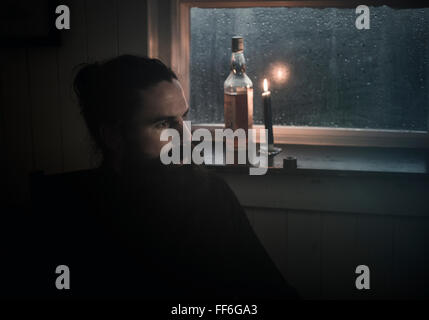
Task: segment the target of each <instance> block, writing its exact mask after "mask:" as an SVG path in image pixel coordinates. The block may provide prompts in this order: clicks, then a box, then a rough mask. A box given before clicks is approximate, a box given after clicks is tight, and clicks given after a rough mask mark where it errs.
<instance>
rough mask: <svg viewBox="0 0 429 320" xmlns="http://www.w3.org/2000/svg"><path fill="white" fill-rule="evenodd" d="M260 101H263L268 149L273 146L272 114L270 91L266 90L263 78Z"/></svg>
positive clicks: (265, 81)
mask: <svg viewBox="0 0 429 320" xmlns="http://www.w3.org/2000/svg"><path fill="white" fill-rule="evenodd" d="M262 101H263V103H264V124H265V129H267V130H268V150H270V149H272V148H273V145H274V135H273V115H272V112H271V92H270V91H268V81H267V79H264V92H262Z"/></svg>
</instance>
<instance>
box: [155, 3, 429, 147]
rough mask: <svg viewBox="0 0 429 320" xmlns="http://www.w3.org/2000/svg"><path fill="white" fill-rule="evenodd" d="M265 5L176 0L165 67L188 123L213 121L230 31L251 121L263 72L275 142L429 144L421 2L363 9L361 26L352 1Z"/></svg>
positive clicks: (428, 44) (428, 59)
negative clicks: (248, 86)
mask: <svg viewBox="0 0 429 320" xmlns="http://www.w3.org/2000/svg"><path fill="white" fill-rule="evenodd" d="M173 2H174V1H173ZM269 3H270V4H269V5H270V6H271V7H270V6H264V5H265V3H264V2H263V1H246V2H245V3H243V2H241V1H229V2H225V1H186V0H183V1H176V4H177V8H175V9H173V10H176V12H174V11H173V15H172V16H173V20H174V19H175V18H174V17H176V19H177V21H172V25H173V26H176V27H177V28H175V27H174V28H172V30H173V34H172V35H171V39H170V40H171V43H172V49H171V63H172V67H173V69H175V70H176V71H177V70H178V73H179V76H180V77H181V79H182V82H183V83H184V84H185V85H184V87H185V90H186V91H187V94H188V98H189V101H190V105H191V110H190V114H189V119H190V120H192V122H193V124H196V123H201V124H222V123H223V82H224V81H225V79H226V77H227V76H228V73H229V60H230V55H231V37H232V36H233V35H241V36H243V37H244V39H245V56H246V59H247V66H248V69H247V72H248V75H249V77H250V78H251V79H252V81H253V85H254V122H255V124H262V123H263V110H262V101H261V99H260V97H261V91H262V80H263V78H264V77H266V78H268V79H269V81H270V85H271V88H270V90H271V92H272V106H273V116H274V118H273V120H274V125H275V128H274V133H275V140H277V142H292V143H294V142H298V143H310V144H313V143H315V144H321V143H323V144H342V145H377V146H404V147H422V146H423V147H428V146H429V143H428V141H429V139H428V137H429V136H428V119H429V112H428V109H429V40H428V39H429V8H399V9H397V8H392V7H389V6H371V5H369V8H370V18H371V20H370V29H369V30H358V29H357V28H356V27H355V20H356V17H357V16H358V14H356V12H355V9H356V7H350V8H344V7H342V6H341V5H338V6H336V5H335V3H338V4H340V3H341V2H333V1H330V2H329V5H330V6H331V7H323V3H324V2H323V1H320V2H318V5H317V6H315V5H314V4H313V6H305V3H306V2H305V1H304V2H302V3H303V5H302V6H301V4H300V3H298V2H294V3H293V4H292V5H291V6H288V5H290V4H291V3H290V2H281V1H270V2H269ZM326 3H328V2H326ZM252 4H254V5H252ZM159 25H161V23H160V24H159ZM176 29H177V30H176ZM175 30H176V31H175ZM163 41H164V40H163V39H158V42H163ZM292 136H294V137H295V138H296V137H298V136H299V138H297V139H295V140H294V138H293V137H292ZM291 137H292V138H293V139H291ZM332 137H335V139H333V140H332V139H331V138H332ZM283 138H285V141H283V140H282V139H283ZM286 138H287V139H286ZM325 138H326V139H325ZM308 139H310V140H311V141H307V140H308ZM330 139H331V140H330ZM338 139H339V140H338ZM344 139H345V140H344ZM340 140H341V141H340ZM346 140H347V141H346Z"/></svg>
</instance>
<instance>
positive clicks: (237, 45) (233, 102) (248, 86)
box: [224, 37, 253, 149]
mask: <svg viewBox="0 0 429 320" xmlns="http://www.w3.org/2000/svg"><path fill="white" fill-rule="evenodd" d="M243 51H244V43H243V38H242V37H233V38H232V55H231V65H230V70H231V72H230V74H229V76H228V78H227V79H226V80H225V83H224V119H225V128H229V129H232V130H234V131H235V130H237V129H243V130H244V131H245V132H246V145H247V138H248V130H249V129H251V128H252V126H253V84H252V80H250V78H249V77H248V76H247V74H246V60H245V58H244V53H243ZM237 142H238V141H237V139H234V148H235V149H237V146H238V143H237Z"/></svg>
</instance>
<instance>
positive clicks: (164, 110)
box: [133, 80, 189, 158]
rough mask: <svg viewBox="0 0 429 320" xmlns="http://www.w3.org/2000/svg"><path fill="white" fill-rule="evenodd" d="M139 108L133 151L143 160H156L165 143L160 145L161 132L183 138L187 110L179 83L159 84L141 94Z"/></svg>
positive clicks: (175, 81)
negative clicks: (172, 131)
mask: <svg viewBox="0 0 429 320" xmlns="http://www.w3.org/2000/svg"><path fill="white" fill-rule="evenodd" d="M140 97H141V102H142V108H141V109H140V111H139V112H138V113H137V115H136V117H135V119H134V122H135V126H134V128H135V130H133V135H135V136H134V137H133V140H134V141H135V142H136V143H137V144H134V145H135V147H136V148H138V149H139V150H135V151H136V152H138V153H139V154H141V155H143V156H144V157H146V158H158V157H159V155H160V151H161V148H162V147H163V146H164V145H165V144H166V143H168V141H160V136H161V132H162V130H164V129H168V128H174V129H176V130H178V131H179V133H180V134H182V128H183V121H184V120H185V118H186V115H187V113H188V110H189V107H188V103H187V102H186V99H185V95H184V92H183V89H182V86H181V85H180V83H179V81H177V80H172V81H171V82H169V81H162V82H160V83H158V84H156V85H155V86H153V87H150V88H147V89H145V90H141V91H140Z"/></svg>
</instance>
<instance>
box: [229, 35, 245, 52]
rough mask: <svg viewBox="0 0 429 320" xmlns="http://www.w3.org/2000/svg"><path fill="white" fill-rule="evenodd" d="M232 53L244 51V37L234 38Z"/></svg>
mask: <svg viewBox="0 0 429 320" xmlns="http://www.w3.org/2000/svg"><path fill="white" fill-rule="evenodd" d="M231 48H232V52H238V51H243V50H244V41H243V37H240V36H234V37H232V45H231Z"/></svg>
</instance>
